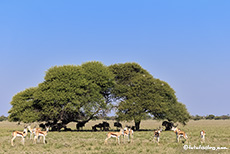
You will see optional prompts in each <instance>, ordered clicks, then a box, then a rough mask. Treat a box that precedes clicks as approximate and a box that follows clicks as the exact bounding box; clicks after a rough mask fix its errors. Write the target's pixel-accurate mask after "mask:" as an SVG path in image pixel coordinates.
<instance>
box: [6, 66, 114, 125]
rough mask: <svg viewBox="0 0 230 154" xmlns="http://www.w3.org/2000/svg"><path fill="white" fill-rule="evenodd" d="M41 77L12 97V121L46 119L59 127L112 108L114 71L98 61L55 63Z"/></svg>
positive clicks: (87, 118) (89, 117)
mask: <svg viewBox="0 0 230 154" xmlns="http://www.w3.org/2000/svg"><path fill="white" fill-rule="evenodd" d="M44 79H45V80H44V82H42V83H40V84H39V85H38V87H36V88H32V89H27V90H25V91H23V92H20V93H18V94H16V95H15V96H14V98H13V100H12V102H11V105H12V106H13V107H12V109H11V110H10V111H9V113H10V116H9V117H10V120H11V121H23V122H33V121H46V122H49V124H50V125H51V126H52V127H53V128H56V129H60V128H62V127H63V126H65V125H66V124H68V123H69V122H83V123H84V122H88V121H89V120H90V119H92V118H93V117H94V116H95V115H97V114H99V113H105V112H106V111H107V110H109V109H110V108H111V102H110V99H109V95H110V91H111V89H112V87H113V85H114V81H113V74H112V73H111V72H110V70H109V69H108V67H106V66H105V65H103V64H102V63H100V62H87V63H84V64H82V65H81V66H75V65H66V66H55V67H52V68H50V69H49V70H48V71H47V72H46V75H45V78H44ZM24 109H26V110H24ZM25 113H26V114H28V115H26V114H25ZM25 115H26V116H25Z"/></svg>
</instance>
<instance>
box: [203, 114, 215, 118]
mask: <svg viewBox="0 0 230 154" xmlns="http://www.w3.org/2000/svg"><path fill="white" fill-rule="evenodd" d="M214 118H215V115H213V114H210V115H208V116H206V117H205V119H214Z"/></svg>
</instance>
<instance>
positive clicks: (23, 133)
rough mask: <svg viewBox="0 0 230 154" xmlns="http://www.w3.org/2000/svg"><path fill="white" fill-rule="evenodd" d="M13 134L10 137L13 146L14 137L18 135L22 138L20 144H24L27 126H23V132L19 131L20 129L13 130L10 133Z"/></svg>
mask: <svg viewBox="0 0 230 154" xmlns="http://www.w3.org/2000/svg"><path fill="white" fill-rule="evenodd" d="M12 135H13V138H12V139H11V145H12V146H14V139H15V138H16V137H17V136H19V137H21V138H22V144H23V145H24V144H25V137H26V135H27V126H25V127H24V130H23V132H20V131H14V132H13V133H12Z"/></svg>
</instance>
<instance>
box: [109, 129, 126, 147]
mask: <svg viewBox="0 0 230 154" xmlns="http://www.w3.org/2000/svg"><path fill="white" fill-rule="evenodd" d="M122 134H124V130H123V129H122V128H121V129H120V132H109V133H108V134H107V138H106V139H105V144H107V140H108V139H109V138H111V137H116V142H117V143H118V144H120V139H119V138H120V136H121V135H122Z"/></svg>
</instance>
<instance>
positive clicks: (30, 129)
mask: <svg viewBox="0 0 230 154" xmlns="http://www.w3.org/2000/svg"><path fill="white" fill-rule="evenodd" d="M28 129H29V131H30V139H33V135H34V136H35V135H36V134H35V133H36V131H41V128H36V126H34V128H33V129H32V128H31V126H30V125H29V126H28Z"/></svg>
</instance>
